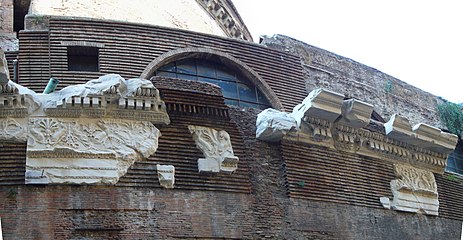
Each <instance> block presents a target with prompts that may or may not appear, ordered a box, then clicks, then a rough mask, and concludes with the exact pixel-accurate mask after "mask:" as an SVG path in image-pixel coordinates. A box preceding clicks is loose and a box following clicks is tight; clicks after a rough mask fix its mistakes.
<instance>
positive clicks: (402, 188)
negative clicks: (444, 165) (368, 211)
mask: <svg viewBox="0 0 463 240" xmlns="http://www.w3.org/2000/svg"><path fill="white" fill-rule="evenodd" d="M394 172H395V175H396V177H397V179H395V180H392V181H391V192H392V194H393V196H394V198H393V199H392V200H389V198H387V197H381V198H380V202H381V204H382V205H383V207H384V208H387V209H393V210H397V211H404V212H413V213H421V214H427V215H435V216H437V215H438V214H439V200H438V193H437V184H436V180H435V178H434V175H433V173H432V172H430V171H426V170H422V169H418V168H415V167H412V166H409V165H404V164H394Z"/></svg>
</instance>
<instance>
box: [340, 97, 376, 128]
mask: <svg viewBox="0 0 463 240" xmlns="http://www.w3.org/2000/svg"><path fill="white" fill-rule="evenodd" d="M341 113H342V118H341V119H340V121H339V123H341V124H345V125H347V126H350V127H353V128H363V127H365V126H366V125H368V123H370V118H371V114H372V113H373V105H371V104H368V103H365V102H362V101H359V100H357V99H348V100H344V101H343V103H342V109H341Z"/></svg>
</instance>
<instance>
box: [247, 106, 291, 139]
mask: <svg viewBox="0 0 463 240" xmlns="http://www.w3.org/2000/svg"><path fill="white" fill-rule="evenodd" d="M293 128H296V120H294V118H293V117H291V115H290V114H288V113H285V112H280V111H278V110H275V109H272V108H268V109H265V110H264V111H262V112H261V113H259V115H257V121H256V138H257V139H259V140H263V141H268V142H278V141H280V140H281V139H282V138H283V136H284V135H285V134H286V133H288V132H289V131H290V130H291V129H293Z"/></svg>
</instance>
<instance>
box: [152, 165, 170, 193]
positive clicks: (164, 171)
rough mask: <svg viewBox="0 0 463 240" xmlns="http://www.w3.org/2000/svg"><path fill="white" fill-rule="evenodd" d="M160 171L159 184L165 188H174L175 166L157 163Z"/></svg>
mask: <svg viewBox="0 0 463 240" xmlns="http://www.w3.org/2000/svg"><path fill="white" fill-rule="evenodd" d="M156 169H157V171H158V179H159V184H160V185H161V186H163V187H164V188H174V184H175V167H174V166H172V165H160V164H157V165H156Z"/></svg>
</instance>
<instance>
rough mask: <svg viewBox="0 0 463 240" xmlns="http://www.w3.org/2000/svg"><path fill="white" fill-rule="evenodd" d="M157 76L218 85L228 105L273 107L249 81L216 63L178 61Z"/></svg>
mask: <svg viewBox="0 0 463 240" xmlns="http://www.w3.org/2000/svg"><path fill="white" fill-rule="evenodd" d="M156 75H157V76H164V77H173V78H181V79H187V80H194V81H201V82H208V83H213V84H216V85H218V86H220V88H221V89H222V94H223V96H224V98H225V103H226V104H228V105H237V106H242V107H253V108H260V109H266V108H270V107H271V105H270V103H269V101H268V100H267V98H266V97H265V96H264V94H263V93H262V92H261V91H260V90H259V89H257V87H256V86H255V85H254V84H252V82H251V81H250V80H249V79H247V78H246V77H244V76H243V75H242V74H240V73H238V72H236V71H233V70H232V69H230V68H227V67H226V66H224V65H223V64H221V63H218V62H215V61H211V60H203V59H184V60H178V61H174V62H171V63H169V64H166V65H164V66H162V67H160V68H159V69H158V70H157V71H156Z"/></svg>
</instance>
